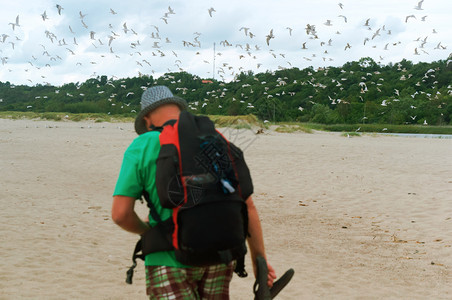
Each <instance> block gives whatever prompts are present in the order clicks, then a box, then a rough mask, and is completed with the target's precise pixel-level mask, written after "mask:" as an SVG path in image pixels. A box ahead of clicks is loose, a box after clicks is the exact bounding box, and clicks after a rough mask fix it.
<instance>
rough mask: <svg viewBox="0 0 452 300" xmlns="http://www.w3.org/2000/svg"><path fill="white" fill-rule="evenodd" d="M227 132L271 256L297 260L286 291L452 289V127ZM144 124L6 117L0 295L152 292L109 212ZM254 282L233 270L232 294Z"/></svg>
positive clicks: (427, 294)
mask: <svg viewBox="0 0 452 300" xmlns="http://www.w3.org/2000/svg"><path fill="white" fill-rule="evenodd" d="M223 131H224V133H225V135H226V136H228V137H229V138H230V139H231V141H233V142H235V143H236V144H238V145H239V146H241V147H242V148H243V149H244V153H245V158H246V160H247V162H248V165H249V167H250V169H251V173H252V176H253V179H254V184H255V194H254V201H255V203H256V205H257V207H258V210H259V212H260V217H261V221H262V226H263V230H264V235H265V242H266V249H267V254H268V258H269V262H270V263H271V264H272V265H273V267H274V268H275V269H276V272H277V274H278V275H281V274H282V273H283V272H284V271H285V270H286V269H288V268H290V267H292V268H294V269H295V276H294V278H293V280H292V282H291V283H290V285H289V286H288V287H287V288H286V289H284V290H283V291H282V292H281V294H280V296H279V297H278V299H451V298H452V269H451V268H452V155H451V154H452V139H425V138H409V137H393V136H375V135H363V136H361V137H352V138H347V137H343V136H341V135H340V134H338V133H325V132H315V133H313V134H307V133H277V132H275V131H272V130H266V131H265V132H264V134H259V135H254V131H250V130H241V131H236V130H230V129H223ZM135 136H136V134H135V132H134V131H133V125H132V124H122V123H121V124H120V123H94V122H82V123H77V122H47V121H33V120H4V119H2V120H0V153H1V160H0V170H1V177H0V186H1V189H0V201H1V210H0V222H1V226H0V237H1V243H0V257H1V260H0V299H69V298H74V299H146V297H145V288H144V285H145V283H144V269H143V264H142V263H141V262H140V263H139V266H138V267H137V271H136V273H135V277H134V284H133V285H127V284H126V283H125V282H124V280H125V272H126V270H127V268H128V266H130V264H131V261H130V258H131V254H132V250H133V247H134V245H135V242H136V241H137V236H135V235H133V234H130V233H127V232H125V231H123V230H121V229H120V228H119V227H117V226H116V225H115V224H114V223H113V222H112V220H111V217H110V209H111V200H112V199H111V194H112V192H113V188H114V185H115V182H116V179H117V175H118V172H119V168H120V165H121V161H122V155H123V153H124V151H125V149H126V148H127V146H128V145H129V143H130V142H131V140H132V139H133V138H134V137H135ZM137 208H138V210H139V214H140V215H141V216H143V217H144V215H145V214H146V207H145V205H142V204H139V205H137ZM247 267H248V268H247V269H248V271H249V273H250V274H251V273H252V269H251V264H250V261H249V256H248V257H247ZM253 281H254V279H253V277H252V276H249V277H248V278H246V279H241V278H238V277H236V276H235V277H234V278H233V281H232V283H231V299H252V298H253V296H252V284H253Z"/></svg>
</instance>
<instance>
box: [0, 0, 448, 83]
mask: <svg viewBox="0 0 452 300" xmlns="http://www.w3.org/2000/svg"><path fill="white" fill-rule="evenodd" d="M341 2H342V3H343V4H344V7H343V9H341V8H340V7H339V5H338V3H339V2H337V3H336V2H334V1H327V0H319V1H315V2H314V1H310V3H309V4H308V3H306V2H305V1H289V0H282V1H270V0H265V1H257V0H252V1H238V0H231V1H208V2H206V1H182V0H175V1H152V2H149V1H138V0H130V1H127V2H115V3H111V1H110V2H109V1H105V0H101V1H82V2H74V1H68V0H65V1H59V2H55V1H50V0H37V1H33V2H29V1H24V0H20V1H14V2H12V4H11V5H8V6H4V9H2V11H0V19H1V20H6V21H4V22H3V23H2V24H0V34H6V35H8V37H6V39H5V43H0V57H2V58H5V59H4V60H5V62H6V63H5V64H4V65H0V81H10V82H12V83H15V84H21V83H26V84H30V81H31V82H32V83H33V84H36V83H46V82H49V83H51V84H62V83H65V82H68V81H84V80H86V79H87V78H89V77H90V76H97V75H107V76H113V75H115V76H117V77H130V76H136V75H138V74H139V72H140V73H143V74H154V75H160V74H163V73H165V72H168V71H173V72H177V71H179V70H180V69H182V70H185V71H187V72H189V73H192V74H196V75H199V76H201V77H212V75H213V74H212V73H213V44H214V43H215V44H216V54H217V55H216V56H215V73H216V74H215V77H216V78H219V76H220V75H222V76H225V78H226V79H231V78H233V76H234V75H235V74H237V73H238V72H240V71H247V70H253V71H254V72H265V71H266V70H276V69H278V67H279V68H281V67H284V68H290V67H298V68H305V67H308V66H313V67H319V66H328V65H335V66H339V65H342V64H343V63H345V62H347V61H351V60H358V59H360V58H361V57H366V56H371V57H372V58H374V59H375V60H376V61H380V62H381V63H383V64H386V63H389V62H397V61H400V60H401V59H403V58H406V59H408V60H412V61H413V62H418V61H434V60H439V59H446V58H447V56H448V54H449V53H450V47H452V28H451V27H450V26H449V25H448V21H449V19H450V16H449V15H450V11H452V1H449V0H435V1H433V0H429V1H427V0H426V1H424V3H423V10H416V9H414V6H415V5H417V3H418V1H416V0H415V1H412V0H403V1H393V0H380V1H378V2H377V1H375V2H370V1H352V0H349V1H341ZM57 3H58V4H60V5H61V6H62V7H63V8H64V9H63V11H62V14H61V15H58V12H57V9H56V4H57ZM168 6H171V8H172V9H173V10H174V12H175V14H168ZM210 7H214V8H215V10H216V11H215V12H213V15H212V17H210V16H209V13H208V9H209V8H210ZM110 8H112V9H113V10H114V11H116V12H117V14H116V15H113V14H111V13H110ZM44 11H46V14H47V15H48V18H49V19H48V20H45V21H43V20H42V17H41V14H43V12H44ZM80 11H81V12H82V13H83V14H85V15H86V16H85V17H84V18H83V19H81V18H80ZM165 14H167V15H166V16H165ZM17 15H19V16H20V27H16V28H15V30H14V31H13V30H12V26H11V25H10V24H9V23H10V22H15V18H16V16H17ZM340 15H342V16H345V17H346V18H347V22H345V19H344V18H343V17H340ZM409 15H414V16H415V18H409V19H408V21H406V17H407V16H409ZM424 16H426V17H424ZM423 17H424V20H423ZM367 19H369V27H366V26H364V23H365V22H366V20H367ZM327 20H330V22H331V24H332V26H326V25H325V24H324V23H325V22H326V21H327ZM82 21H83V22H84V23H85V24H86V25H87V26H88V28H85V27H84V25H83V24H82ZM124 23H126V24H127V27H128V29H130V31H128V32H127V33H125V32H124V30H123V29H124ZM307 24H310V25H315V27H316V31H317V38H316V39H314V35H307V34H306V29H305V28H306V25H307ZM69 26H70V27H71V29H72V30H73V32H74V33H72V32H71V31H70V28H69ZM154 26H156V27H157V28H158V31H157V29H156V28H155V27H154ZM241 27H248V28H249V32H252V33H253V34H254V35H255V36H254V37H253V38H250V37H249V36H246V35H245V33H244V30H242V31H240V28H241ZM288 27H290V28H291V29H292V32H291V33H292V34H291V35H290V33H289V29H287V28H288ZM271 29H273V34H274V38H273V39H271V40H270V45H269V46H268V45H267V44H266V35H268V34H269V32H270V30H271ZM132 30H133V31H135V33H136V34H135V33H133V32H132ZM91 31H93V32H94V37H95V39H94V40H93V39H91V38H90V32H91ZM195 32H198V33H200V35H199V37H197V38H196V36H197V34H195ZM377 32H378V33H379V35H376V33H377ZM434 32H436V33H434ZM389 33H390V34H389ZM115 34H116V35H115ZM114 35H115V36H114ZM374 35H375V37H374V38H373V39H372V37H373V36H374ZM110 36H114V40H113V41H112V43H111V49H110V47H109V46H108V42H109V39H110ZM16 37H17V38H16ZM74 38H75V39H76V42H77V44H78V45H75V44H74ZM195 38H196V39H195ZM366 38H368V39H369V40H368V41H367V42H366V45H364V40H365V39H366ZM418 38H419V40H418V41H415V40H416V39H418ZM52 39H53V42H52V41H51V40H52ZM167 39H168V40H169V41H170V42H167ZM0 40H1V36H0ZM226 40H227V41H228V42H229V43H231V44H232V46H229V47H225V46H223V45H221V44H220V42H222V41H226ZM424 40H425V41H426V42H425V43H424V44H422V43H423V41H424ZM184 41H185V42H186V44H187V43H191V44H192V45H194V46H184ZM155 42H158V44H157V45H158V46H159V47H160V48H155ZM12 43H14V49H13V47H12V46H13V44H12ZM101 43H102V44H101ZM198 43H199V44H198ZM303 43H305V45H306V46H307V48H308V49H305V50H303V49H301V48H302V45H303ZM328 43H330V46H329V45H328ZM347 43H348V44H349V45H350V46H351V48H349V49H347V50H344V49H345V47H346V45H347ZM247 44H248V45H249V49H248V50H246V46H247ZM198 45H199V46H198ZM239 45H240V46H241V47H240V46H239ZM438 45H439V46H438ZM256 47H258V48H259V49H260V50H257V49H256ZM443 47H446V49H443ZM415 48H418V53H419V54H420V55H414V49H415ZM111 50H113V52H114V53H111ZM71 51H73V52H74V53H75V55H72V54H71ZM325 51H326V52H325ZM174 53H175V54H176V55H177V57H176V55H174ZM197 53H199V54H197ZM220 54H221V56H220ZM144 60H145V61H146V62H145V61H144ZM29 62H31V64H33V65H31V64H30V63H29ZM148 63H149V64H150V66H149V64H148ZM49 65H50V67H49ZM258 66H259V68H258ZM218 72H219V73H218Z"/></svg>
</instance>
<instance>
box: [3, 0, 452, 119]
mask: <svg viewBox="0 0 452 300" xmlns="http://www.w3.org/2000/svg"><path fill="white" fill-rule="evenodd" d="M423 4H424V0H421V1H419V2H417V4H416V5H415V6H414V8H413V9H414V10H415V11H419V12H420V11H423V10H424V8H423ZM335 5H336V9H337V18H338V20H340V21H336V20H334V19H326V20H325V21H324V22H323V23H321V24H312V23H307V24H306V25H305V26H304V27H303V28H292V27H289V26H287V27H286V28H285V29H284V31H285V32H284V31H281V30H279V31H277V29H275V28H269V29H268V31H267V32H268V33H267V34H266V35H265V36H262V35H258V34H256V33H255V32H256V31H255V30H258V31H259V32H260V29H257V28H255V29H252V28H250V27H246V26H238V28H236V30H237V31H238V33H242V34H244V36H242V38H244V39H241V40H240V41H239V42H234V41H232V40H228V39H224V38H221V37H218V39H217V40H216V41H215V43H214V45H212V44H211V43H209V44H207V45H205V42H204V41H203V34H202V33H200V32H197V31H195V32H194V33H193V34H192V35H191V36H188V37H187V38H186V39H182V40H180V39H179V40H176V39H175V38H174V37H175V36H177V35H176V34H173V35H169V34H166V33H165V32H167V31H166V30H165V26H169V24H171V22H172V19H173V18H177V16H178V14H179V12H178V13H177V14H176V9H175V8H173V7H171V6H168V8H167V9H166V10H165V12H164V13H163V14H162V15H161V16H160V18H159V19H158V20H153V21H154V23H153V24H149V25H148V26H146V27H143V26H140V27H139V28H140V29H137V28H138V25H137V23H136V22H129V23H131V24H134V26H137V27H136V28H133V27H134V26H130V25H129V24H127V22H128V21H127V20H125V19H124V18H122V17H121V12H120V11H117V10H115V9H114V8H105V13H104V17H103V18H101V19H102V20H100V19H93V18H91V19H90V18H89V15H90V14H91V15H93V14H95V12H90V11H87V12H85V11H82V10H79V11H73V10H69V9H66V8H64V7H62V6H61V5H60V4H56V5H55V6H54V7H53V8H49V9H46V10H44V11H42V13H41V14H40V15H38V16H36V18H37V22H38V21H39V22H41V24H40V25H42V24H44V25H45V30H43V32H34V31H33V34H41V36H42V38H41V40H40V43H39V44H36V45H29V44H28V39H30V37H27V36H25V35H24V30H23V27H24V26H25V25H23V24H22V23H21V17H20V14H18V15H17V16H16V17H15V18H13V20H12V21H11V22H8V24H7V25H8V26H7V27H8V28H7V29H8V30H7V29H6V28H4V27H0V30H3V33H1V31H0V59H1V65H0V67H1V69H0V74H2V77H1V78H0V81H7V80H8V75H9V74H12V73H20V76H21V77H22V78H26V79H27V81H28V84H31V85H34V84H48V85H52V83H51V82H48V78H50V77H51V76H52V75H51V74H52V73H53V72H56V73H58V72H60V71H59V69H58V68H59V67H60V66H61V65H62V64H70V65H71V67H72V72H73V73H86V72H87V70H89V73H90V74H85V78H86V79H87V78H89V77H97V76H100V75H107V76H109V77H111V78H118V77H120V76H121V75H120V74H114V73H113V74H105V73H103V72H104V71H102V70H103V67H105V66H106V65H112V64H113V65H114V64H118V65H119V63H120V62H121V61H127V63H128V64H129V68H130V70H134V72H136V73H135V76H137V75H138V76H141V75H144V74H149V75H153V74H154V75H158V74H163V73H167V72H168V73H170V72H179V71H186V72H188V73H193V72H192V68H193V67H192V66H193V65H206V70H208V71H205V73H206V75H207V76H206V77H217V76H218V77H220V78H221V80H223V81H227V80H228V79H231V78H232V79H233V80H234V78H235V76H236V75H238V74H239V73H240V72H246V71H247V70H249V69H252V70H253V71H255V72H260V71H262V72H264V71H265V70H266V69H267V70H268V69H270V68H271V67H270V63H271V65H278V66H277V69H286V68H292V67H299V68H304V67H307V66H309V65H310V64H313V63H314V62H317V63H318V62H323V64H324V66H328V64H331V62H333V61H334V60H335V56H334V55H332V53H333V52H334V53H340V52H338V51H339V50H338V49H340V51H341V52H342V53H344V51H345V52H346V51H353V49H356V48H362V49H364V50H365V51H364V52H361V53H364V55H362V56H369V55H367V54H368V53H369V52H370V51H372V50H373V49H375V50H378V52H376V53H378V54H377V55H378V56H377V57H376V58H375V60H376V61H378V62H381V63H383V62H384V57H383V55H384V53H385V51H389V50H390V48H393V47H399V46H400V47H405V46H406V45H401V44H402V42H401V41H397V40H396V39H395V37H394V38H393V36H396V34H397V33H396V32H394V29H391V28H387V26H386V25H382V26H377V25H376V24H377V22H376V20H374V19H372V18H367V19H365V21H364V22H362V24H361V25H360V26H361V27H362V29H365V31H364V32H367V33H366V34H365V35H364V36H363V38H362V40H361V42H356V41H355V42H352V41H342V40H341V39H340V38H338V37H339V36H340V35H341V32H340V30H339V28H338V29H337V30H336V29H334V30H333V32H334V33H332V34H331V35H330V34H328V35H326V34H325V32H326V31H325V29H328V28H333V27H334V26H335V24H337V22H339V23H340V24H341V26H339V27H340V28H344V27H343V26H344V25H346V24H347V23H349V22H350V18H349V17H347V15H346V14H347V7H346V6H345V5H343V4H342V3H337V4H335ZM180 13H182V12H180ZM218 13H219V12H218V11H217V10H216V9H215V8H213V7H206V8H205V17H206V18H207V19H208V20H214V19H215V17H216V15H217V14H218ZM65 17H66V18H65ZM201 17H202V16H199V18H201ZM77 19H78V20H77ZM69 20H70V21H71V22H72V23H70V24H68V23H67V21H69ZM74 20H77V21H74ZM96 20H97V21H96ZM427 20H428V15H415V14H410V15H407V16H406V17H405V19H404V20H403V23H405V24H409V23H411V22H426V23H427ZM52 21H53V22H52ZM64 21H66V23H65V22H64ZM109 21H110V22H111V23H108V22H109ZM107 23H108V25H107ZM63 24H64V25H63ZM104 24H105V25H104ZM229 26H231V25H229ZM373 26H377V28H374V27H373ZM36 27H39V26H36ZM62 27H66V28H62ZM430 32H431V35H434V34H436V33H437V30H436V29H430ZM295 34H297V35H298V38H300V37H302V40H301V41H300V42H299V46H298V50H297V51H296V53H295V56H291V58H289V56H290V54H289V53H287V52H285V51H283V50H282V48H281V46H277V47H276V49H277V50H274V49H273V47H274V44H276V42H275V40H277V39H278V38H280V39H283V38H284V39H291V38H292V37H294V36H295ZM232 36H235V35H232ZM30 40H31V39H30ZM336 40H337V41H336ZM377 40H379V43H376V41H377ZM382 40H384V41H387V42H386V43H382V42H381V41H382ZM430 40H431V38H430V39H429V36H428V35H427V36H420V37H418V39H417V40H414V41H410V42H415V43H417V46H415V47H414V48H413V49H412V55H415V56H418V55H425V56H427V55H429V51H447V47H448V45H447V44H443V42H442V41H441V42H436V43H435V44H434V45H433V44H432V42H430ZM216 43H218V45H216ZM383 44H384V46H383V47H382V46H379V45H383ZM278 45H281V43H279V44H278ZM212 46H213V47H212ZM433 46H434V47H433ZM212 48H213V49H214V51H212ZM310 50H311V51H310ZM336 55H337V54H336ZM16 56H28V60H27V61H26V62H25V63H24V62H22V63H17V60H18V59H17V57H16ZM294 57H295V58H294ZM446 57H447V53H446V52H444V58H446ZM359 58H360V57H357V59H359ZM275 61H277V62H278V63H277V64H275ZM13 62H14V67H13V68H10V65H12V64H13ZM162 62H163V63H162ZM450 62H451V60H450V59H449V61H448V63H450ZM161 65H164V66H165V67H161ZM17 66H19V67H20V68H19V67H17ZM155 69H156V70H155ZM322 70H327V68H322ZM121 71H123V70H121ZM326 72H327V71H326ZM407 76H408V74H407ZM68 78H72V77H71V76H69V77H68ZM73 78H78V77H77V76H73ZM166 78H168V80H171V76H167V77H166ZM401 80H403V78H401ZM77 81H78V80H77ZM337 83H338V84H340V79H338V80H337ZM262 84H264V83H262ZM278 84H282V85H283V84H284V78H283V79H280V81H279V82H278ZM300 84H312V85H315V83H310V82H309V83H306V82H305V83H300ZM360 87H361V88H362V91H364V92H365V91H366V89H367V87H365V85H361V86H360ZM125 88H127V87H125ZM316 88H322V86H316ZM184 92H186V91H184ZM225 92H226V91H223V92H222V93H218V92H212V93H211V94H210V95H209V94H208V95H206V97H212V95H213V96H215V97H224V93H225ZM288 93H290V91H288ZM265 96H267V97H271V96H273V95H265ZM110 98H111V96H110ZM331 100H332V104H335V103H338V102H340V99H332V98H331ZM239 101H242V102H246V98H245V97H244V98H243V99H239ZM384 104H385V103H382V105H384ZM192 105H193V108H196V107H195V106H196V105H195V104H192ZM203 105H206V104H203ZM248 107H249V108H253V104H252V103H248ZM299 109H300V111H302V110H303V108H301V107H300V108H299Z"/></svg>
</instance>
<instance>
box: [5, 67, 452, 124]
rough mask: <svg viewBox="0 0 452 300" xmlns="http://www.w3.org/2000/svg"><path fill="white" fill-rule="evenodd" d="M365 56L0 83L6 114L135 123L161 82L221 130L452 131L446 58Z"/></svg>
mask: <svg viewBox="0 0 452 300" xmlns="http://www.w3.org/2000/svg"><path fill="white" fill-rule="evenodd" d="M363 59H365V60H366V61H367V62H369V63H368V64H361V63H359V62H348V63H345V64H344V65H343V66H339V67H332V66H331V67H326V68H318V69H313V68H312V67H308V68H305V69H298V68H290V69H281V70H277V71H274V72H269V71H267V72H264V73H258V74H254V73H253V72H251V71H249V72H242V73H239V74H237V75H236V78H235V79H234V80H233V81H230V82H223V81H219V80H215V79H212V78H208V79H209V83H208V84H206V83H204V82H203V78H200V77H198V76H195V75H192V74H189V73H187V72H171V73H167V74H164V75H162V76H160V77H158V78H154V77H153V76H151V75H142V76H139V77H133V78H120V79H118V78H107V77H106V76H104V75H102V76H97V77H93V78H89V79H88V80H86V81H85V82H77V83H68V84H64V85H62V86H52V85H41V84H36V85H34V86H27V85H13V84H11V83H9V82H0V95H1V97H0V98H1V101H0V112H2V114H1V115H0V116H2V117H5V114H6V115H7V116H10V117H11V118H22V117H26V118H43V119H53V120H58V118H61V119H60V120H62V121H64V120H67V119H70V120H72V121H76V120H83V119H87V118H88V119H94V120H100V121H106V122H110V121H113V122H114V121H117V120H122V119H131V120H133V119H134V118H135V116H136V114H137V112H138V111H139V110H140V97H141V94H142V92H143V89H145V88H146V87H150V86H153V85H157V84H158V85H166V86H168V87H169V88H170V89H171V90H172V91H173V92H174V94H175V95H176V96H179V97H182V98H184V99H185V100H186V101H187V103H188V105H189V108H188V110H189V111H191V112H193V113H195V114H201V115H208V116H210V117H211V118H212V119H213V120H214V122H215V123H216V124H217V126H219V127H221V126H236V127H242V128H246V127H249V128H253V127H255V126H258V127H261V128H268V125H269V124H281V123H286V124H289V123H291V122H295V123H297V124H298V125H299V126H300V128H301V127H303V128H310V129H311V130H331V131H342V132H354V131H355V130H357V129H358V128H359V127H360V128H361V129H360V130H359V131H360V132H389V133H391V132H393V133H400V132H403V133H450V130H451V129H450V126H452V85H451V82H452V69H451V68H452V64H450V63H449V64H447V60H439V61H435V62H431V63H425V62H419V63H416V64H414V63H412V62H411V61H408V60H405V59H403V60H402V61H400V62H398V63H394V64H393V63H389V64H388V65H383V64H377V63H375V62H374V61H373V60H372V59H371V58H363ZM44 113H45V114H46V115H43V114H44ZM54 114H56V115H54ZM96 114H97V115H96ZM66 115H68V116H69V117H70V118H65V117H64V116H66ZM278 126H279V125H278ZM278 130H279V131H297V130H299V129H298V128H296V127H295V128H292V127H291V126H288V128H284V127H281V128H280V129H278Z"/></svg>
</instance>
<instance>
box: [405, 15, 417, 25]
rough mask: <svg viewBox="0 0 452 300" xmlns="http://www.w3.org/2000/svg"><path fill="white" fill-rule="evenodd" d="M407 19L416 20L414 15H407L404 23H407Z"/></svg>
mask: <svg viewBox="0 0 452 300" xmlns="http://www.w3.org/2000/svg"><path fill="white" fill-rule="evenodd" d="M409 18H415V19H416V16H415V15H409V16H406V18H405V23H408V19H409Z"/></svg>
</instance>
